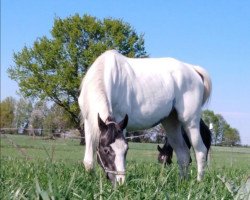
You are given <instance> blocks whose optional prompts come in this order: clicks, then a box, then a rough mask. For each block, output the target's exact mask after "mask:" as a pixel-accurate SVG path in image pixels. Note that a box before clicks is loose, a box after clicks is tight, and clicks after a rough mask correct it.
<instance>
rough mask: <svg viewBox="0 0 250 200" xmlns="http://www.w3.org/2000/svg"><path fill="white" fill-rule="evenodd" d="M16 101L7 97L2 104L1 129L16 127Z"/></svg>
mask: <svg viewBox="0 0 250 200" xmlns="http://www.w3.org/2000/svg"><path fill="white" fill-rule="evenodd" d="M15 103H16V102H15V99H14V98H13V97H7V98H6V99H4V100H3V101H2V102H1V103H0V118H1V120H0V128H12V127H14V117H15Z"/></svg>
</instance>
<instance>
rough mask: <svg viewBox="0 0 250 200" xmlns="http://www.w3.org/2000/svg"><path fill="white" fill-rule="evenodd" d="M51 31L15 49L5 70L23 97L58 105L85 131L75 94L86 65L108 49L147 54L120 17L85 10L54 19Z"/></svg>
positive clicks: (138, 54) (143, 55)
mask: <svg viewBox="0 0 250 200" xmlns="http://www.w3.org/2000/svg"><path fill="white" fill-rule="evenodd" d="M51 35H52V37H51V39H50V38H47V37H46V36H44V37H41V38H39V39H37V40H36V41H35V42H34V44H33V47H27V46H25V47H24V48H23V49H22V50H21V51H20V52H17V53H14V63H15V65H14V66H12V67H11V68H9V69H8V73H9V76H10V78H11V79H13V80H15V81H17V82H18V84H19V88H20V92H21V93H22V94H23V95H24V96H25V97H33V98H37V99H47V100H49V101H53V102H55V103H56V104H57V105H59V106H61V107H63V108H64V109H65V111H66V112H68V114H69V115H70V117H71V119H72V121H73V122H74V123H75V126H77V127H78V129H79V131H80V133H81V135H82V136H84V131H83V128H82V127H81V126H80V118H79V112H80V109H79V107H78V103H77V99H78V95H79V86H80V82H81V79H82V78H83V76H84V75H85V73H86V71H87V70H88V67H89V66H90V65H91V64H92V63H93V61H94V60H95V59H96V58H97V56H99V55H100V54H101V53H103V52H104V51H105V50H108V49H116V50H118V51H119V52H120V53H122V54H124V55H126V56H129V57H145V56H147V55H146V51H145V48H144V39H143V35H138V34H137V33H136V32H135V30H134V29H133V28H132V27H131V26H130V25H129V24H127V23H125V22H123V21H122V20H116V19H111V18H107V19H104V20H98V19H96V18H95V17H92V16H88V15H84V16H83V17H80V16H79V15H74V16H71V17H68V18H66V19H60V18H56V19H55V21H54V26H53V28H52V30H51ZM83 142H84V140H82V141H81V143H83Z"/></svg>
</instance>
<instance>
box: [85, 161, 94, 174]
mask: <svg viewBox="0 0 250 200" xmlns="http://www.w3.org/2000/svg"><path fill="white" fill-rule="evenodd" d="M83 164H84V167H85V169H86V171H87V172H90V171H92V169H93V164H92V163H89V162H86V161H84V162H83Z"/></svg>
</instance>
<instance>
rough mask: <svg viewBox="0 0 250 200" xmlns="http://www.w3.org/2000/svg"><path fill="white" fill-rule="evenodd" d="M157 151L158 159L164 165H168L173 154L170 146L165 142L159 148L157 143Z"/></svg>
mask: <svg viewBox="0 0 250 200" xmlns="http://www.w3.org/2000/svg"><path fill="white" fill-rule="evenodd" d="M157 149H158V151H159V155H158V161H159V163H162V164H164V165H166V164H168V165H170V164H171V163H172V156H173V149H172V147H171V146H170V145H169V144H168V143H167V142H166V143H165V144H164V146H163V147H162V148H161V147H160V146H159V145H158V146H157Z"/></svg>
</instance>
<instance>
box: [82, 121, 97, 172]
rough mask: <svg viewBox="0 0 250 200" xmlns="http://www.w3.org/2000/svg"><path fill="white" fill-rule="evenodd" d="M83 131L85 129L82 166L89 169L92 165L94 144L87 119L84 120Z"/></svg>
mask: <svg viewBox="0 0 250 200" xmlns="http://www.w3.org/2000/svg"><path fill="white" fill-rule="evenodd" d="M84 131H85V142H86V146H85V155H84V160H83V163H84V166H85V169H86V170H87V171H90V170H92V169H93V167H94V152H95V146H94V141H93V134H92V133H91V132H90V129H89V125H88V121H87V120H85V121H84Z"/></svg>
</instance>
